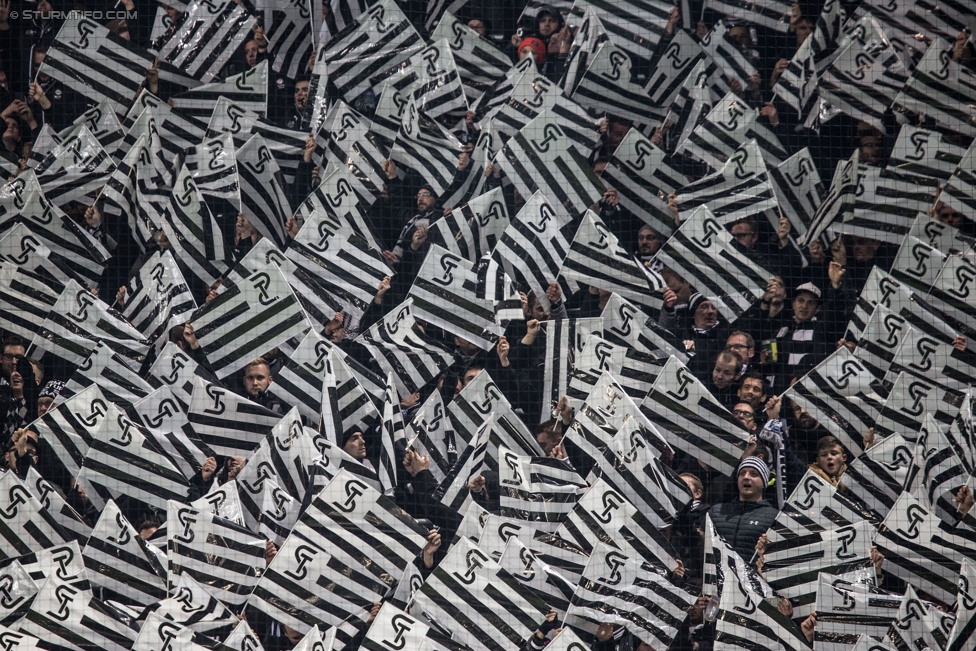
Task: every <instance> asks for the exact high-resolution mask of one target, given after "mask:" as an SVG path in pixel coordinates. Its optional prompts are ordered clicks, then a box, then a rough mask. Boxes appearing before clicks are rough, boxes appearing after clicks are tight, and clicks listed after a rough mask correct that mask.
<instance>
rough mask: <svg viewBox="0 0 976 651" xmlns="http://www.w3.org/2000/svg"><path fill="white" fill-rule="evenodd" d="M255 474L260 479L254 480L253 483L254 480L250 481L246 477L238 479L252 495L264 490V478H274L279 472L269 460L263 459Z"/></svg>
mask: <svg viewBox="0 0 976 651" xmlns="http://www.w3.org/2000/svg"><path fill="white" fill-rule="evenodd" d="M255 474H256V475H257V477H258V480H257V481H256V482H253V483H252V482H250V481H248V480H246V479H244V480H241V479H238V480H237V481H238V483H239V484H240V485H241V486H243V487H244V488H245V489H246V490H247V492H249V493H251V494H252V495H257V494H258V493H260V492H261V491H262V490H264V480H265V479H269V478H273V477H276V476H277V473H276V472H275V470H274V467H273V466H272V465H271V464H270V463H268V462H267V461H262V462H261V463H259V464H258V469H257V471H256V473H255Z"/></svg>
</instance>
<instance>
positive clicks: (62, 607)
mask: <svg viewBox="0 0 976 651" xmlns="http://www.w3.org/2000/svg"><path fill="white" fill-rule="evenodd" d="M76 594H78V591H77V590H75V589H74V588H72V587H71V586H69V585H59V586H58V587H57V588H55V590H54V596H55V598H57V600H58V610H57V612H54V611H53V610H49V611H47V614H48V616H50V617H51V618H52V619H56V620H57V621H59V622H63V621H65V620H66V619H68V617H70V616H71V610H70V609H69V608H68V604H70V603H71V602H72V601H74V600H75V599H74V597H75V595H76Z"/></svg>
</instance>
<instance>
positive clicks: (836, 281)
mask: <svg viewBox="0 0 976 651" xmlns="http://www.w3.org/2000/svg"><path fill="white" fill-rule="evenodd" d="M845 273H847V272H846V270H845V269H844V266H843V265H842V264H841V263H839V262H837V261H835V260H831V261H830V265H829V266H828V267H827V277H828V278H830V286H831V287H833V288H834V289H840V284H841V281H843V280H844V274H845Z"/></svg>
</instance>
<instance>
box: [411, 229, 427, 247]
mask: <svg viewBox="0 0 976 651" xmlns="http://www.w3.org/2000/svg"><path fill="white" fill-rule="evenodd" d="M426 241H427V227H426V226H421V227H420V228H418V229H417V230H415V231H414V232H413V238H411V240H410V249H411V250H412V251H419V250H420V247H422V246H423V245H424V242H426Z"/></svg>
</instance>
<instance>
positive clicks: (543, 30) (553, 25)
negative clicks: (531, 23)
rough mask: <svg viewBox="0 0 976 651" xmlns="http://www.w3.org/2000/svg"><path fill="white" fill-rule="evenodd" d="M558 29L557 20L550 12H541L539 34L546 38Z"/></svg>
mask: <svg viewBox="0 0 976 651" xmlns="http://www.w3.org/2000/svg"><path fill="white" fill-rule="evenodd" d="M557 29H559V21H558V20H556V17H555V16H553V15H552V14H543V15H542V17H541V18H540V19H539V36H541V37H542V38H548V37H549V36H551V35H552V33H553V32H555V31H556V30H557Z"/></svg>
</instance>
